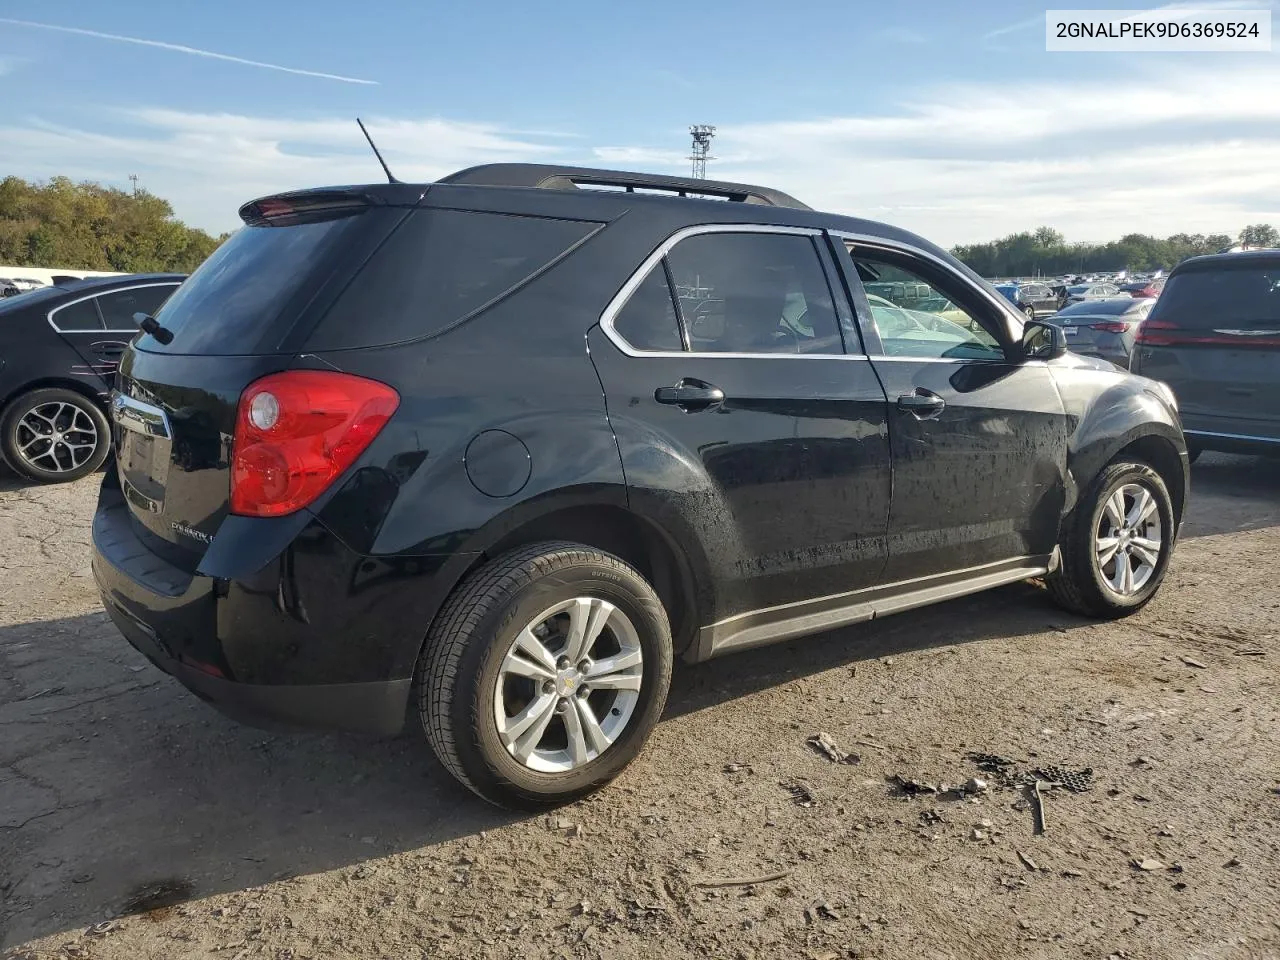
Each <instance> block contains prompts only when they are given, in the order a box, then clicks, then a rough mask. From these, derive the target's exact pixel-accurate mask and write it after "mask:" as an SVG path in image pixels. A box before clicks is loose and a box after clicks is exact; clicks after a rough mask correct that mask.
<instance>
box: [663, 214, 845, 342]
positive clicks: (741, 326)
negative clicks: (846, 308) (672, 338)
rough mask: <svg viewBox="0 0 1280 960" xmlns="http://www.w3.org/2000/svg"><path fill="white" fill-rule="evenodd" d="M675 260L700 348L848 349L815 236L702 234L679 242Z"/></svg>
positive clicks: (682, 302)
mask: <svg viewBox="0 0 1280 960" xmlns="http://www.w3.org/2000/svg"><path fill="white" fill-rule="evenodd" d="M667 261H668V264H669V266H670V269H671V276H672V279H673V280H674V282H675V288H676V296H677V300H678V303H679V307H680V315H681V317H682V318H683V319H684V324H685V329H686V330H687V331H688V334H689V346H690V349H692V350H693V351H695V352H701V353H792V354H796V353H799V354H823V353H825V354H840V353H843V352H844V346H843V343H842V341H841V339H840V328H839V325H838V323H837V320H836V313H835V306H834V304H833V302H832V298H831V289H830V287H828V286H827V279H826V274H825V273H824V271H823V269H822V261H821V260H820V259H819V257H818V252H817V249H816V248H815V247H814V243H813V239H812V238H811V237H809V236H808V235H802V234H771V233H719V232H717V233H704V234H698V235H696V236H693V237H689V238H688V239H687V240H682V241H681V242H680V243H678V244H676V246H675V248H674V249H672V251H671V252H670V253H669V254H667Z"/></svg>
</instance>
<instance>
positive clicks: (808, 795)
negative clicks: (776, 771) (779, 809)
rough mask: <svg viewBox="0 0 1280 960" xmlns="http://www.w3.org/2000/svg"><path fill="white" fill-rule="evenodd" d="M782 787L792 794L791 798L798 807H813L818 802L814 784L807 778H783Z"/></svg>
mask: <svg viewBox="0 0 1280 960" xmlns="http://www.w3.org/2000/svg"><path fill="white" fill-rule="evenodd" d="M781 786H782V788H783V789H784V790H786V791H787V793H789V794H791V799H792V800H793V801H794V802H795V804H796V806H798V807H812V806H816V805H817V803H818V795H817V794H816V793H814V791H813V786H812V784H810V783H809V782H808V781H806V780H801V779H800V778H798V777H796V778H793V779H791V780H783V781H782V784H781Z"/></svg>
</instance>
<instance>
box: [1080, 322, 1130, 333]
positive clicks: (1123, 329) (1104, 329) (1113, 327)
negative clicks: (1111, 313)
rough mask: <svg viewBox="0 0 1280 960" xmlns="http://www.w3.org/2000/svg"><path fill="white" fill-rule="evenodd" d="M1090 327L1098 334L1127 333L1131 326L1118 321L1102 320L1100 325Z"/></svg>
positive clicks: (1095, 324)
mask: <svg viewBox="0 0 1280 960" xmlns="http://www.w3.org/2000/svg"><path fill="white" fill-rule="evenodd" d="M1090 326H1092V327H1093V329H1095V330H1097V331H1098V332H1100V333H1128V332H1129V328H1130V327H1131V326H1133V324H1131V323H1124V322H1123V321H1119V320H1104V321H1103V322H1102V323H1094V324H1090Z"/></svg>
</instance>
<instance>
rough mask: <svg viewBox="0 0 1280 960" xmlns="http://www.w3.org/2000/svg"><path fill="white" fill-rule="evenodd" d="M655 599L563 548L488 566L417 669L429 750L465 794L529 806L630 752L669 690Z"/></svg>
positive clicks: (612, 564)
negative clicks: (458, 783)
mask: <svg viewBox="0 0 1280 960" xmlns="http://www.w3.org/2000/svg"><path fill="white" fill-rule="evenodd" d="M671 664H672V647H671V628H670V626H669V624H668V621H667V614H666V611H665V610H664V609H663V606H662V603H661V601H660V600H659V599H658V597H657V594H655V593H654V591H653V588H652V587H651V586H649V584H648V583H647V582H646V581H645V579H644V578H643V577H642V576H640V574H639V573H637V572H636V571H635V570H634V569H632V568H631V567H630V566H629V565H627V564H626V563H624V562H623V561H622V560H619V559H618V558H617V557H615V556H612V555H611V554H608V553H604V552H602V551H600V550H596V549H594V548H592V547H587V546H583V545H580V544H572V543H541V544H534V545H532V546H529V547H523V548H520V549H518V550H515V551H513V552H511V553H508V554H506V555H504V556H501V557H498V558H497V559H495V560H493V561H491V562H489V563H487V564H486V565H485V566H483V567H481V568H480V569H479V570H477V571H476V572H475V573H473V574H471V575H470V576H469V577H468V578H467V579H466V580H464V581H463V583H462V584H461V585H460V586H459V587H458V589H457V590H456V591H455V592H454V594H453V595H452V596H451V597H450V599H449V600H448V601H447V603H446V604H445V606H444V608H443V609H442V610H441V612H440V614H439V616H438V617H437V618H436V622H435V624H433V626H432V628H431V631H430V633H429V635H428V637H427V642H426V645H425V647H424V650H423V654H422V656H421V658H420V660H419V665H418V671H417V684H416V686H417V690H418V695H417V703H418V710H419V714H420V716H421V718H422V722H423V726H424V728H425V730H426V733H427V739H428V740H429V742H430V743H431V746H432V749H433V750H434V751H435V753H436V756H438V757H439V758H440V761H441V762H442V763H443V764H444V766H445V767H446V768H447V769H448V770H449V772H450V773H452V774H453V775H454V776H455V777H457V778H458V779H459V780H460V781H461V782H462V783H463V784H465V785H466V786H467V787H470V788H471V789H472V790H473V791H475V792H476V793H478V794H479V795H480V796H481V797H483V798H484V799H486V800H488V801H490V802H492V803H495V804H498V805H499V806H505V807H513V808H517V809H525V810H529V809H538V808H541V807H547V806H552V805H555V804H561V803H566V802H568V801H571V800H575V799H577V798H579V797H582V796H584V795H586V794H588V793H591V792H592V791H594V790H597V789H599V788H600V787H601V786H603V785H604V784H605V783H607V782H609V781H610V780H612V779H613V778H614V777H615V776H617V775H618V773H620V772H621V771H622V769H623V768H624V767H626V766H627V764H629V763H630V762H631V761H632V760H633V759H634V758H635V756H636V755H637V754H638V753H639V752H640V749H641V748H642V747H643V746H644V743H645V741H646V740H647V739H648V736H649V733H650V732H651V731H652V730H653V727H654V725H655V724H656V723H657V722H658V717H659V716H660V715H661V713H662V708H663V706H664V704H665V703H666V699H667V689H668V687H669V686H670V683H671Z"/></svg>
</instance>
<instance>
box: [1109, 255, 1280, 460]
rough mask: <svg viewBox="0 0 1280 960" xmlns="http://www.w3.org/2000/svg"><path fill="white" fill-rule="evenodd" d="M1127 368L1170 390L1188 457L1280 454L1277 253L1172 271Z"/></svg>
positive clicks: (1218, 259) (1196, 262)
mask: <svg viewBox="0 0 1280 960" xmlns="http://www.w3.org/2000/svg"><path fill="white" fill-rule="evenodd" d="M1132 366H1133V370H1134V372H1135V373H1138V372H1141V373H1144V374H1146V375H1147V376H1152V377H1159V378H1160V379H1161V380H1164V381H1167V382H1168V384H1169V386H1170V387H1172V388H1173V390H1174V392H1175V393H1177V395H1178V400H1179V402H1180V403H1181V404H1182V408H1183V413H1184V415H1185V417H1186V423H1187V426H1186V431H1187V445H1188V446H1189V447H1190V448H1191V452H1192V455H1193V456H1195V455H1198V454H1199V452H1200V451H1201V450H1226V451H1232V452H1236V453H1261V454H1270V455H1273V456H1274V455H1280V250H1249V251H1244V252H1239V253H1225V254H1216V255H1211V256H1207V257H1193V258H1191V259H1190V260H1184V261H1183V262H1182V263H1180V264H1178V266H1177V267H1175V268H1174V269H1173V271H1172V272H1171V273H1170V274H1169V279H1168V282H1167V283H1166V284H1165V288H1164V291H1163V292H1162V293H1161V295H1160V299H1159V300H1157V301H1156V304H1155V306H1154V307H1153V308H1152V310H1151V315H1150V316H1149V317H1148V318H1147V320H1146V322H1145V323H1143V324H1142V326H1141V327H1139V328H1138V334H1137V340H1136V343H1135V345H1134V351H1133V360H1132Z"/></svg>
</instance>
